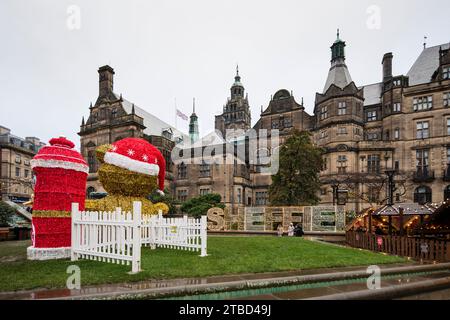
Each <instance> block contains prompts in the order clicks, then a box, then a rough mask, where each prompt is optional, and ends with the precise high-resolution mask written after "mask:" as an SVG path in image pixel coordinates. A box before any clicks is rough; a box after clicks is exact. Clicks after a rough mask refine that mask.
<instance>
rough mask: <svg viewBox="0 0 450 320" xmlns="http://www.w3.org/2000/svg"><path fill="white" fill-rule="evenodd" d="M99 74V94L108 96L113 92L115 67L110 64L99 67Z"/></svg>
mask: <svg viewBox="0 0 450 320" xmlns="http://www.w3.org/2000/svg"><path fill="white" fill-rule="evenodd" d="M98 75H99V96H100V97H103V96H107V95H109V94H110V93H112V92H113V88H114V69H113V68H111V67H110V66H103V67H100V69H98Z"/></svg>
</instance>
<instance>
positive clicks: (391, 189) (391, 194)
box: [385, 169, 396, 235]
mask: <svg viewBox="0 0 450 320" xmlns="http://www.w3.org/2000/svg"><path fill="white" fill-rule="evenodd" d="M395 172H396V171H395V170H394V169H389V170H386V171H385V173H386V175H387V176H388V203H387V204H388V205H389V206H392V205H393V204H394V190H395V182H394V176H395ZM388 233H389V235H392V216H389V229H388Z"/></svg>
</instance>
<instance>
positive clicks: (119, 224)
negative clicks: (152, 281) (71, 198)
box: [71, 202, 141, 273]
mask: <svg viewBox="0 0 450 320" xmlns="http://www.w3.org/2000/svg"><path fill="white" fill-rule="evenodd" d="M78 209H79V207H78V203H73V204H72V256H71V258H72V261H75V260H78V258H82V259H91V260H96V261H103V262H111V263H117V264H126V265H130V263H131V265H132V266H131V272H132V273H136V272H139V271H140V270H141V237H140V232H141V202H134V203H133V213H131V212H122V210H121V209H120V208H117V209H116V211H114V212H90V211H79V210H78ZM136 235H137V236H136Z"/></svg>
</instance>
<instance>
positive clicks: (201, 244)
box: [141, 213, 207, 257]
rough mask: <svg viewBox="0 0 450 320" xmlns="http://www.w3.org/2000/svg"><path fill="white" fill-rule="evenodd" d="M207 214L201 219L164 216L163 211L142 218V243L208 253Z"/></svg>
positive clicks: (204, 254) (203, 255) (153, 246)
mask: <svg viewBox="0 0 450 320" xmlns="http://www.w3.org/2000/svg"><path fill="white" fill-rule="evenodd" d="M206 228H207V221H206V216H202V217H201V218H200V219H195V218H188V216H184V217H183V218H164V217H163V216H162V213H159V214H158V215H155V216H148V217H144V218H143V219H142V228H141V233H142V244H143V245H149V246H151V247H152V248H156V247H162V248H171V249H181V250H188V251H200V256H201V257H205V256H206V255H207V253H206V241H207V237H206Z"/></svg>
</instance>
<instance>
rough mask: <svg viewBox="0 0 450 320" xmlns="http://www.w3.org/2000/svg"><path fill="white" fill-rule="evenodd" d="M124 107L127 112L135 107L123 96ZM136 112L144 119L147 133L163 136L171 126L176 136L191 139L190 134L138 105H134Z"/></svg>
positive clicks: (117, 96)
mask: <svg viewBox="0 0 450 320" xmlns="http://www.w3.org/2000/svg"><path fill="white" fill-rule="evenodd" d="M114 95H115V96H116V98H117V99H120V95H117V94H114ZM122 107H123V108H124V110H125V112H126V113H128V114H130V113H131V112H132V109H133V104H132V103H131V102H130V101H128V100H126V99H124V98H122ZM134 113H135V114H136V115H137V116H139V117H141V118H143V119H144V126H145V127H146V128H145V130H144V133H145V134H147V135H155V136H161V135H162V133H163V131H164V130H167V129H168V128H170V129H171V130H172V132H173V135H174V138H176V137H183V139H184V140H188V139H189V136H188V135H186V134H184V133H183V132H181V131H180V130H177V129H175V128H174V127H172V126H171V125H170V124H168V123H166V122H164V121H162V120H161V119H159V118H157V117H156V116H154V115H152V114H151V113H149V112H147V111H145V110H144V109H142V108H139V107H138V106H136V105H134Z"/></svg>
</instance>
